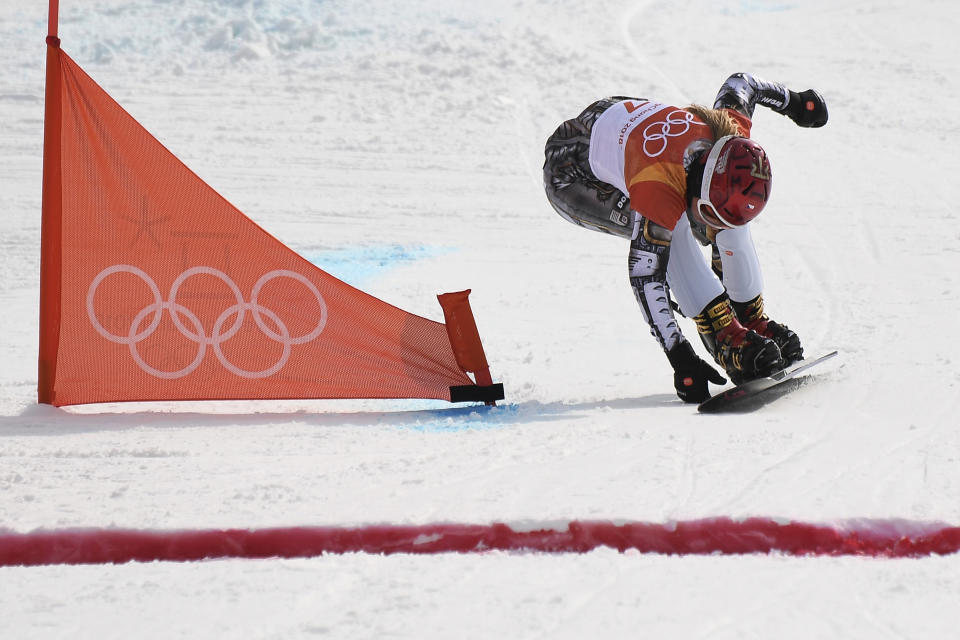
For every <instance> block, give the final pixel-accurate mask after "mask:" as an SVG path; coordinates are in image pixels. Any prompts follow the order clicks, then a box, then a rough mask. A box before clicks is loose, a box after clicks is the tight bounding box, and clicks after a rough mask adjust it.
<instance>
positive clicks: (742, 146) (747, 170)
mask: <svg viewBox="0 0 960 640" xmlns="http://www.w3.org/2000/svg"><path fill="white" fill-rule="evenodd" d="M771 183H772V174H771V173H770V160H769V159H768V158H767V153H766V151H764V150H763V148H762V147H761V146H760V145H758V144H757V143H756V142H754V141H753V140H750V139H749V138H744V137H742V136H724V137H722V138H720V139H719V140H717V141H716V142H715V143H714V144H713V147H712V148H711V149H710V153H709V154H708V155H707V161H706V165H705V166H704V168H703V184H702V185H701V189H700V204H699V208H700V214H701V216H702V217H703V218H704V219H705V220H706V221H707V222H708V224H710V225H711V226H716V227H718V228H721V229H724V228H727V229H730V228H733V227H741V226H743V225H745V224H747V223H748V222H750V221H751V220H753V219H754V218H756V217H757V216H758V215H760V212H761V211H763V207H764V206H766V204H767V200H768V199H769V198H770V185H771Z"/></svg>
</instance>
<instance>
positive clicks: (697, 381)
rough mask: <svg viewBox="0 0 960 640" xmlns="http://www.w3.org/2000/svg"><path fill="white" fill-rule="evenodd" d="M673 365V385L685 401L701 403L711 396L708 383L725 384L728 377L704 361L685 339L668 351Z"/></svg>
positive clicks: (668, 356)
mask: <svg viewBox="0 0 960 640" xmlns="http://www.w3.org/2000/svg"><path fill="white" fill-rule="evenodd" d="M667 358H668V359H669V360H670V364H671V365H672V366H673V387H674V389H676V390H677V395H678V396H679V397H680V399H681V400H683V401H684V402H696V403H700V402H703V401H704V400H706V399H707V398H709V397H710V391H709V390H708V389H707V383H708V382H712V383H714V384H725V383H726V382H727V379H726V378H724V377H723V376H722V375H720V373H719V372H717V370H716V369H714V368H713V367H711V366H710V365H709V364H707V363H706V362H704V361H703V360H702V359H701V358H700V357H699V356H697V354H696V353H694V351H693V347H692V346H690V343H689V342H687V341H686V340H684V341H683V342H680V343H678V344H677V345H676V346H674V347H673V349H671V350H670V351H668V352H667Z"/></svg>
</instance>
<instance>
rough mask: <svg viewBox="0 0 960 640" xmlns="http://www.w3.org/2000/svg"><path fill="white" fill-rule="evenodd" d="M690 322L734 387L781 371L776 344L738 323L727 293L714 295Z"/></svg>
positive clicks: (781, 364)
mask: <svg viewBox="0 0 960 640" xmlns="http://www.w3.org/2000/svg"><path fill="white" fill-rule="evenodd" d="M694 320H695V321H696V323H697V332H698V333H699V334H700V339H701V340H703V344H704V346H705V347H706V348H707V351H709V352H710V355H712V356H713V359H714V360H716V362H717V364H719V365H720V366H721V367H723V369H724V370H725V371H726V372H727V375H728V376H730V380H732V381H733V383H734V384H740V383H741V382H746V381H747V380H752V379H753V378H760V377H763V376H768V375H770V374H771V373H773V372H775V371H778V370H780V369H782V368H783V361H782V360H781V357H780V348H779V347H778V346H777V343H776V342H774V341H773V340H771V339H770V338H767V337H764V336H761V335H760V334H758V333H757V332H756V331H751V330H749V329H747V328H746V327H744V326H743V325H742V324H740V322H739V321H738V320H737V317H736V315H735V314H734V311H733V307H732V306H731V304H730V298H729V297H727V294H725V293H724V294H721V295H720V296H717V297H716V298H715V299H714V300H713V301H712V302H710V304H708V305H707V307H706V308H705V309H704V310H703V311H702V312H701V313H700V315H698V316H696V317H695V318H694Z"/></svg>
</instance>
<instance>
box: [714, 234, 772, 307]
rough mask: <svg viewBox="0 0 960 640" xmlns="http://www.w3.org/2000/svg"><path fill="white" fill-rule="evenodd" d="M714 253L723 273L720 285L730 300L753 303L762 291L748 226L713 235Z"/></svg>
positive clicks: (754, 249)
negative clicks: (717, 255)
mask: <svg viewBox="0 0 960 640" xmlns="http://www.w3.org/2000/svg"><path fill="white" fill-rule="evenodd" d="M716 243H717V245H716V246H717V252H718V253H719V254H720V263H721V265H722V270H723V286H724V288H725V289H726V290H727V293H728V294H730V298H731V299H732V300H737V301H739V302H745V301H747V300H753V299H754V298H756V297H757V296H758V295H760V293H762V292H763V274H762V273H761V271H760V259H759V258H758V257H757V250H756V248H755V247H754V245H753V236H751V235H750V228H749V227H737V228H736V229H725V230H723V231H721V232H719V233H718V234H717V238H716Z"/></svg>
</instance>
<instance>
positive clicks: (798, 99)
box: [785, 89, 827, 127]
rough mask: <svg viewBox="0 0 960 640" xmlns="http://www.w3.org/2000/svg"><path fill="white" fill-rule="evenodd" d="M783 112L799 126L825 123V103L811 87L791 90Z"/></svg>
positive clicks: (815, 125) (817, 125) (814, 125)
mask: <svg viewBox="0 0 960 640" xmlns="http://www.w3.org/2000/svg"><path fill="white" fill-rule="evenodd" d="M785 113H786V114H787V117H789V118H790V119H791V120H793V121H794V122H796V123H797V124H798V125H800V126H801V127H822V126H823V125H825V124H827V103H826V102H824V101H823V96H821V95H820V94H819V93H817V92H816V91H814V90H813V89H807V90H806V91H801V92H800V93H797V92H796V91H791V92H790V102H789V103H787V110H786V112H785Z"/></svg>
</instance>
